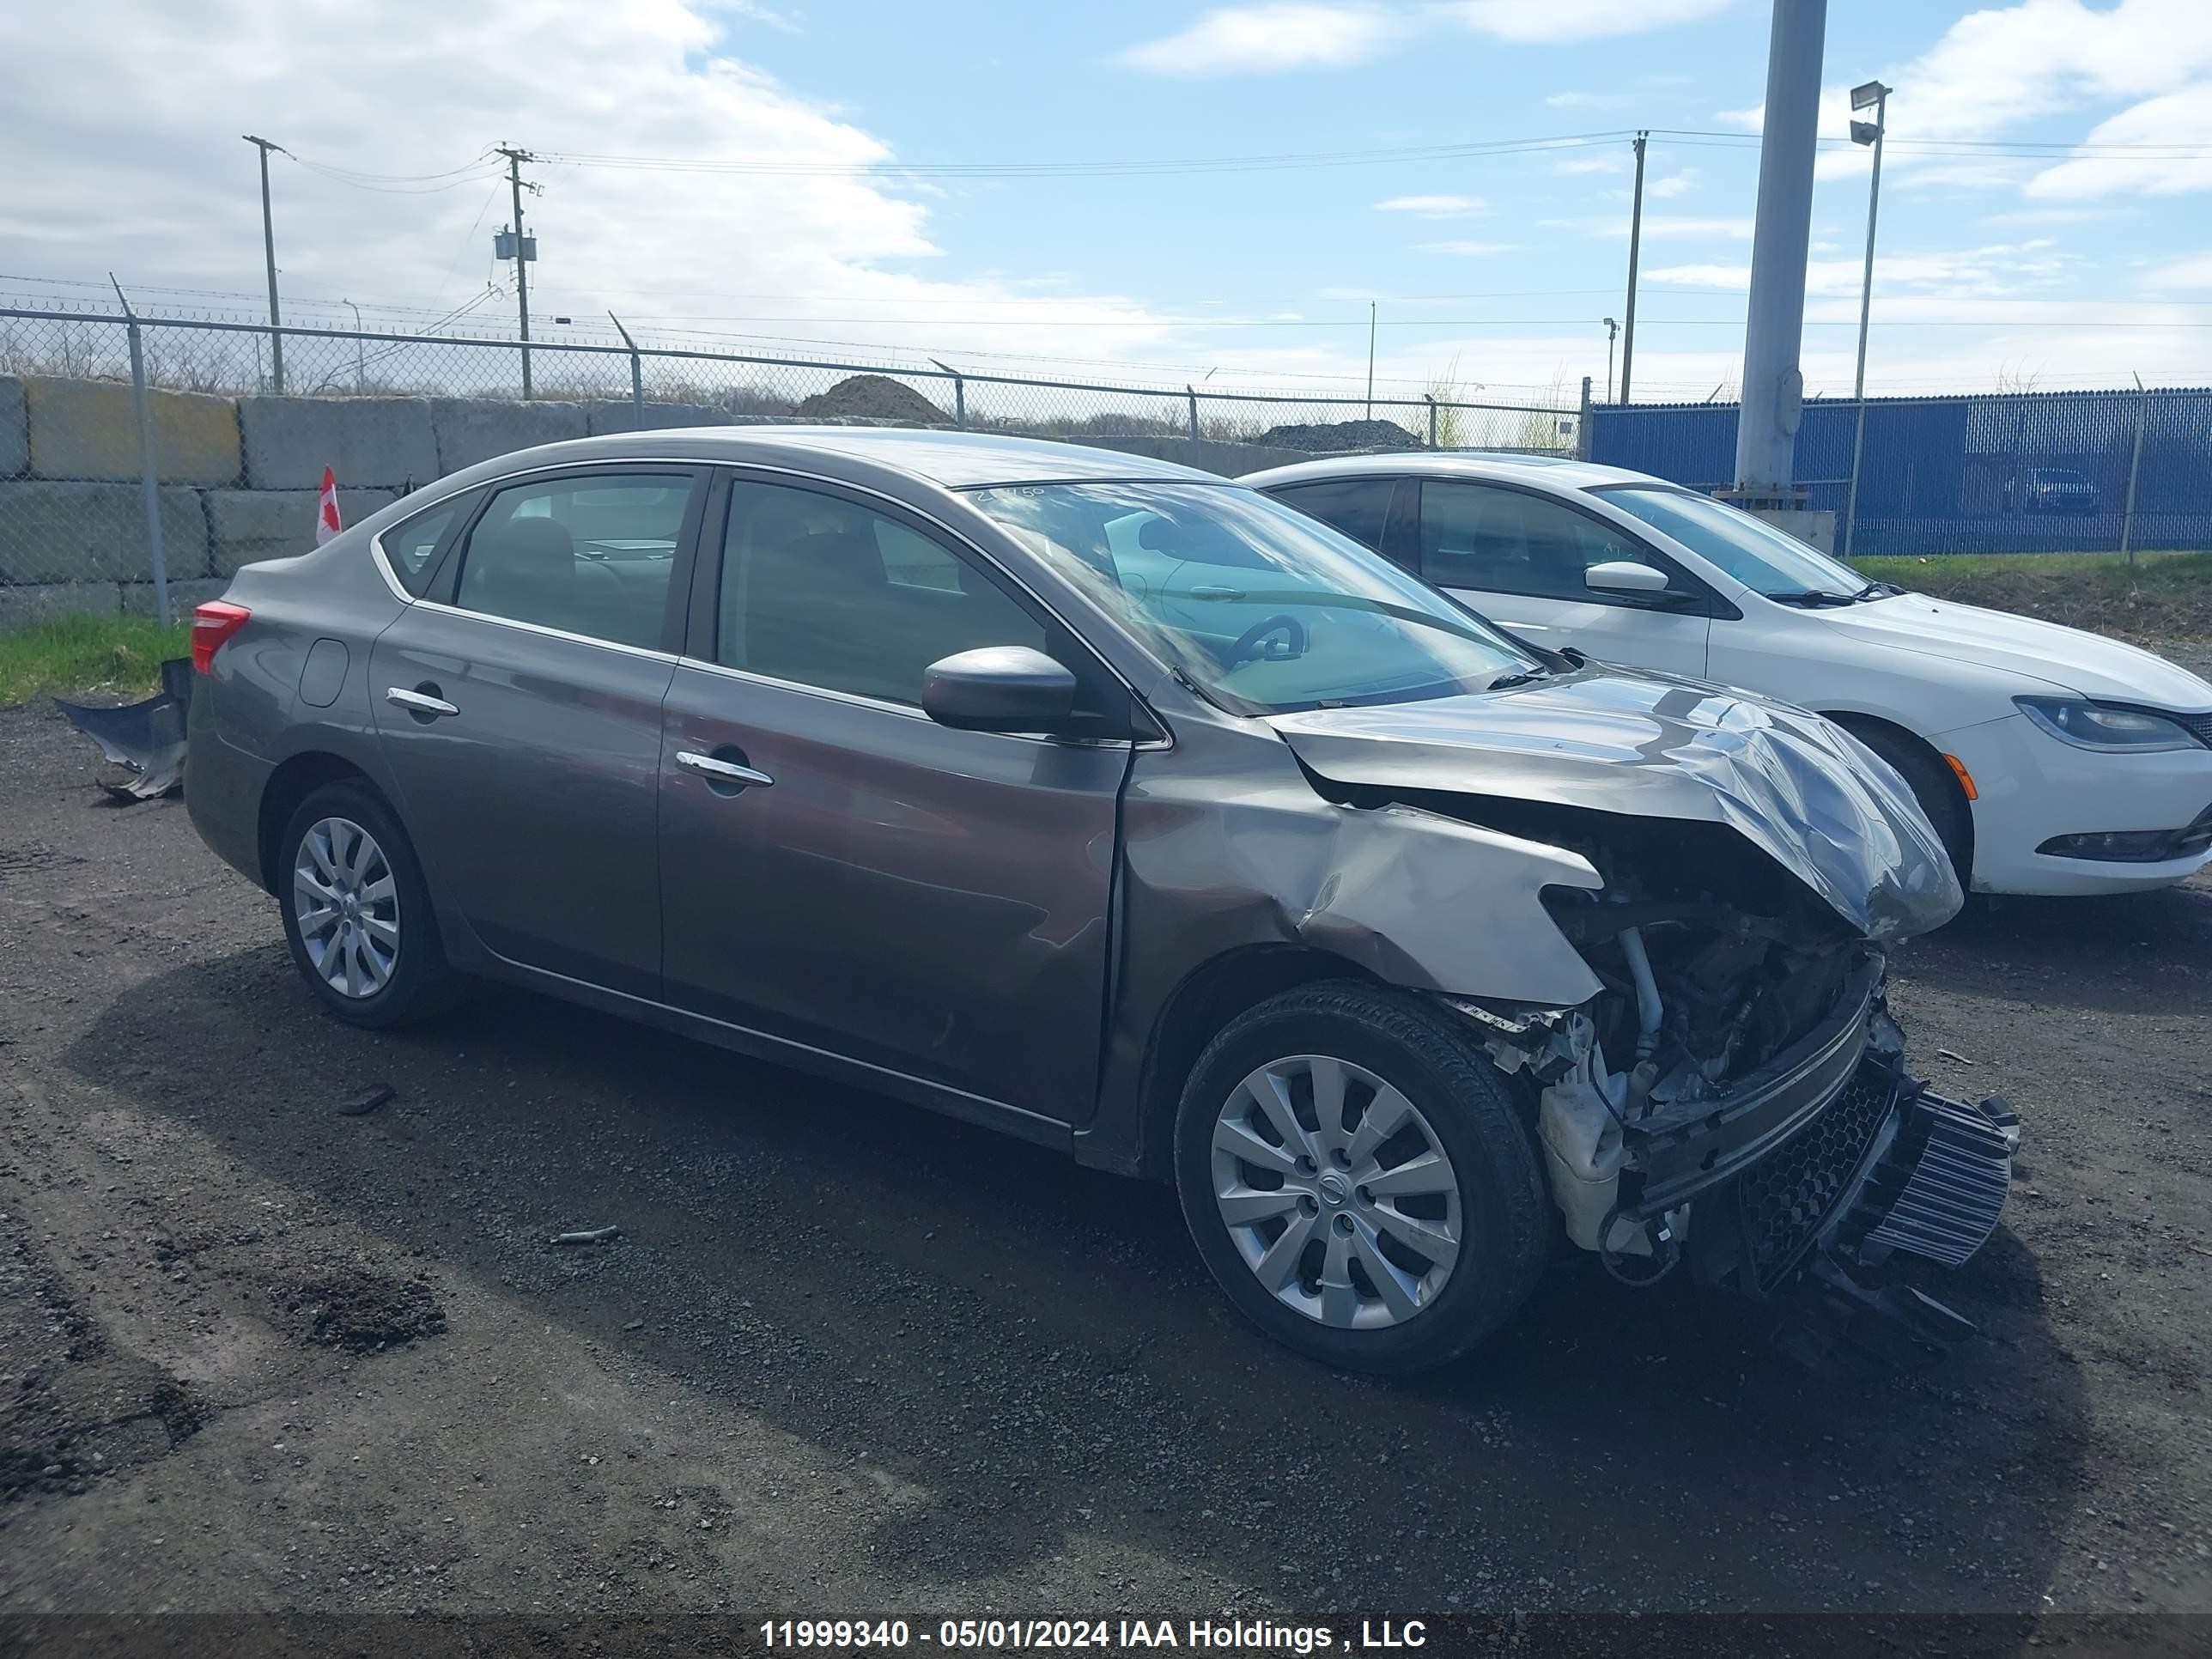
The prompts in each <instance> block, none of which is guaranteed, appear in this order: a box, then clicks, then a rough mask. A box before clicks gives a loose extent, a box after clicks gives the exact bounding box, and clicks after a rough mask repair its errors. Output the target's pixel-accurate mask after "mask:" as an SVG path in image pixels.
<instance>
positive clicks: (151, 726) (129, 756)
mask: <svg viewBox="0 0 2212 1659" xmlns="http://www.w3.org/2000/svg"><path fill="white" fill-rule="evenodd" d="M54 706H55V707H56V708H58V709H60V710H61V711H62V714H64V717H66V718H67V720H69V723H70V725H71V726H75V727H76V729H77V730H78V731H80V732H83V733H84V734H85V736H87V737H88V738H91V739H92V740H93V741H94V743H96V744H99V745H100V753H101V754H103V755H105V756H106V757H107V758H108V759H109V760H111V761H112V762H113V763H115V764H116V765H118V766H127V767H129V768H130V769H131V771H132V772H133V773H135V774H136V776H135V777H133V778H132V779H131V781H130V782H128V783H120V784H110V785H108V786H106V787H108V788H109V789H111V790H112V792H113V793H116V794H118V795H126V796H130V797H132V798H133V799H138V800H151V799H154V798H155V796H157V795H166V794H167V793H169V792H170V791H171V790H173V789H174V788H177V787H179V785H181V784H182V783H183V782H184V780H185V727H186V724H187V722H188V720H189V719H190V717H191V706H192V665H191V662H190V661H189V660H188V659H185V658H183V657H173V658H172V659H169V660H168V661H167V662H165V663H163V664H162V665H161V690H159V691H157V692H155V694H154V695H153V696H150V697H148V698H146V699H145V700H144V701H143V702H132V703H125V704H124V705H123V706H122V707H121V708H105V707H100V706H96V705H94V704H90V703H82V702H67V701H65V700H64V699H63V698H60V697H57V698H55V699H54Z"/></svg>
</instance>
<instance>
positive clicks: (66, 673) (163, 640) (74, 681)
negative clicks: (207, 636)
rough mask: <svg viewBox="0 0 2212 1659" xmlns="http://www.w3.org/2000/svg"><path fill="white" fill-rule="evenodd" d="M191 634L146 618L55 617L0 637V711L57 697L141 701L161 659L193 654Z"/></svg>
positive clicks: (182, 627) (153, 681)
mask: <svg viewBox="0 0 2212 1659" xmlns="http://www.w3.org/2000/svg"><path fill="white" fill-rule="evenodd" d="M191 648H192V647H191V628H190V626H189V625H188V624H186V623H174V624H173V625H171V626H170V627H167V628H164V627H162V626H161V623H157V622H155V620H154V619H153V618H152V617H82V616H80V617H52V618H49V619H48V620H46V621H45V622H36V623H29V624H28V625H27V626H25V627H22V628H15V629H7V630H6V631H4V632H0V707H4V706H6V705H9V704H11V703H19V702H28V701H30V699H32V698H33V697H41V696H52V695H53V694H54V693H56V692H61V693H64V694H66V695H70V696H81V695H85V694H94V695H106V696H147V695H149V694H150V693H151V692H152V690H154V687H155V684H157V683H158V682H159V680H160V678H161V661H162V659H164V658H165V657H185V656H190V655H191Z"/></svg>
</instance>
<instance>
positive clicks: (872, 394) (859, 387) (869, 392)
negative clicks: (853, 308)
mask: <svg viewBox="0 0 2212 1659" xmlns="http://www.w3.org/2000/svg"><path fill="white" fill-rule="evenodd" d="M795 412H796V413H797V414H798V415H799V418H800V419H802V420H814V421H825V420H838V419H860V420H869V421H897V422H903V423H905V424H906V425H908V426H950V425H951V424H952V422H951V417H950V416H947V415H946V414H945V411H944V410H941V409H939V407H938V406H937V405H936V404H933V403H932V402H930V401H929V399H928V398H925V397H923V396H922V395H921V393H920V392H916V391H915V389H914V388H913V387H912V386H908V385H906V384H905V383H904V382H902V381H899V380H892V379H890V377H889V376H888V375H884V374H854V375H852V376H849V377H848V378H847V379H845V380H840V381H838V382H837V384H836V385H835V386H831V387H830V388H829V390H828V391H827V392H816V393H815V394H814V395H813V396H812V397H811V398H807V399H806V400H805V402H804V403H802V404H799V408H798V410H796V411H795Z"/></svg>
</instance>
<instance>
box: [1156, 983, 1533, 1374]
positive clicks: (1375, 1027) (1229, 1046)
mask: <svg viewBox="0 0 2212 1659" xmlns="http://www.w3.org/2000/svg"><path fill="white" fill-rule="evenodd" d="M1293 1055H1326V1056H1328V1057H1330V1058H1333V1059H1336V1060H1346V1061H1350V1062H1351V1063H1352V1064H1353V1065H1355V1066H1359V1067H1361V1068H1363V1069H1364V1070H1365V1071H1367V1072H1370V1073H1373V1074H1374V1075H1375V1076H1376V1077H1377V1078H1379V1079H1382V1080H1383V1081H1384V1082H1387V1083H1388V1084H1389V1085H1391V1086H1392V1087H1394V1088H1395V1089H1396V1090H1397V1091H1399V1092H1400V1093H1401V1094H1402V1095H1404V1096H1405V1097H1406V1098H1407V1100H1409V1101H1411V1102H1412V1103H1413V1105H1414V1107H1415V1108H1416V1109H1418V1110H1419V1113H1420V1114H1421V1115H1422V1116H1423V1117H1425V1119H1426V1120H1427V1121H1428V1125H1429V1127H1430V1128H1431V1130H1432V1131H1433V1133H1434V1135H1435V1137H1436V1138H1437V1140H1438V1141H1440V1142H1441V1143H1442V1149H1443V1152H1445V1154H1446V1155H1447V1156H1448V1157H1449V1160H1450V1163H1451V1165H1452V1170H1453V1174H1454V1176H1455V1178H1456V1181H1457V1186H1458V1194H1459V1210H1460V1234H1461V1237H1460V1247H1459V1255H1458V1256H1457V1259H1456V1261H1455V1262H1454V1264H1453V1266H1452V1267H1451V1269H1450V1272H1449V1275H1448V1276H1447V1277H1446V1278H1445V1279H1443V1286H1442V1289H1441V1290H1439V1291H1437V1292H1436V1295H1435V1297H1434V1300H1433V1301H1431V1302H1430V1303H1429V1304H1427V1305H1426V1306H1423V1307H1420V1308H1419V1309H1418V1310H1416V1311H1414V1312H1413V1313H1412V1314H1411V1315H1410V1316H1405V1317H1403V1318H1401V1320H1400V1321H1399V1322H1396V1323H1394V1324H1389V1325H1385V1326H1382V1327H1379V1328H1373V1329H1346V1328H1334V1327H1332V1326H1329V1325H1327V1324H1323V1323H1322V1322H1320V1321H1319V1319H1317V1318H1315V1317H1310V1316H1308V1315H1307V1314H1305V1313H1303V1312H1301V1311H1299V1310H1297V1309H1296V1308H1293V1307H1291V1306H1289V1305H1287V1304H1285V1303H1284V1302H1282V1301H1280V1300H1279V1299H1278V1298H1277V1297H1276V1296H1275V1295H1274V1294H1273V1292H1272V1291H1269V1290H1268V1289H1267V1288H1266V1287H1265V1286H1263V1285H1261V1281H1260V1280H1259V1279H1258V1278H1256V1277H1255V1273H1254V1270H1253V1269H1252V1268H1251V1267H1249V1266H1248V1265H1247V1263H1246V1261H1245V1258H1244V1256H1243V1255H1241V1254H1239V1251H1238V1248H1237V1243H1236V1242H1235V1239H1234V1238H1233V1237H1232V1236H1231V1229H1230V1225H1229V1224H1228V1223H1227V1222H1225V1220H1224V1219H1223V1218H1222V1215H1221V1212H1220V1209H1219V1207H1218V1205H1217V1202H1216V1199H1215V1194H1214V1185H1213V1137H1214V1128H1215V1124H1216V1122H1217V1120H1218V1117H1219V1115H1220V1113H1221V1109H1222V1108H1223V1106H1224V1105H1225V1103H1227V1102H1228V1101H1229V1100H1230V1098H1231V1094H1232V1092H1233V1091H1236V1090H1237V1088H1238V1087H1239V1085H1241V1084H1242V1083H1243V1080H1244V1079H1245V1078H1246V1077H1248V1076H1249V1075H1250V1074H1251V1073H1253V1072H1254V1071H1255V1070H1256V1069H1257V1068H1259V1067H1261V1066H1268V1065H1270V1064H1272V1063H1273V1062H1274V1061H1276V1060H1282V1059H1284V1058H1285V1057H1286V1056H1293ZM1175 1152H1176V1155H1175V1170H1176V1191H1177V1194H1178V1195H1179V1197H1180V1198H1181V1200H1182V1211H1183V1218H1184V1219H1185V1220H1186V1221H1187V1222H1188V1225H1189V1227H1190V1231H1191V1237H1193V1238H1194V1240H1196V1242H1197V1244H1198V1250H1199V1254H1200V1256H1202V1257H1203V1258H1204V1259H1205V1261H1206V1267H1208V1269H1209V1270H1211V1271H1212V1274H1213V1276H1214V1278H1215V1279H1216V1280H1217V1281H1218V1282H1219V1284H1220V1285H1221V1287H1222V1289H1223V1290H1224V1291H1226V1292H1227V1293H1228V1296H1229V1299H1230V1300H1231V1302H1233V1303H1235V1304H1237V1308H1238V1310H1240V1311H1242V1312H1243V1314H1244V1315H1245V1316H1246V1317H1247V1318H1249V1319H1250V1320H1251V1321H1252V1322H1253V1323H1254V1324H1255V1325H1257V1326H1259V1328H1261V1330H1263V1331H1265V1332H1266V1333H1267V1334H1268V1335H1270V1336H1272V1337H1273V1338H1274V1339H1275V1340H1277V1341H1279V1342H1281V1343H1282V1344H1284V1346H1286V1347H1291V1348H1295V1349H1297V1351H1298V1352H1301V1353H1304V1354H1307V1355H1309V1356H1310V1357H1312V1358H1316V1359H1320V1360H1322V1361H1325V1362H1326V1363H1328V1364H1331V1365H1335V1366H1340V1367H1342V1368H1344V1369H1346V1370H1358V1371H1369V1372H1375V1373H1379V1374H1384V1375H1395V1374H1401V1373H1406V1372H1412V1371H1420V1370H1429V1369H1431V1368H1432V1367H1435V1366H1437V1365H1442V1364H1447V1363H1448V1362H1449V1361H1451V1360H1453V1359H1455V1358H1458V1357H1459V1356H1460V1355H1462V1354H1463V1353H1465V1352H1467V1351H1468V1349H1469V1348H1471V1347H1473V1346H1474V1345H1475V1344H1476V1343H1478V1342H1480V1340H1482V1339H1483V1338H1484V1337H1486V1336H1487V1335H1489V1334H1491V1333H1492V1331H1494V1330H1496V1329H1497V1328H1498V1326H1499V1325H1500V1324H1502V1323H1503V1322H1504V1321H1505V1320H1506V1318H1507V1317H1508V1316H1510V1315H1511V1314H1512V1312H1513V1311H1514V1310H1515V1309H1516V1308H1518V1307H1519V1306H1520V1305H1521V1304H1522V1302H1523V1301H1525V1300H1526V1299H1527V1297H1528V1294H1529V1292H1530V1291H1533V1290H1534V1288H1535V1285H1536V1281H1537V1279H1538V1276H1539V1275H1540V1273H1541V1272H1542V1270H1543V1267H1544V1263H1545V1260H1546V1256H1547V1251H1548V1247H1549V1244H1550V1242H1551V1236H1552V1231H1553V1228H1552V1220H1551V1200H1550V1197H1549V1194H1548V1193H1547V1190H1546V1188H1545V1184H1544V1177H1543V1172H1542V1167H1541V1163H1540V1161H1539V1157H1538V1153H1537V1151H1536V1147H1535V1144H1534V1138H1533V1136H1532V1134H1531V1133H1530V1130H1529V1128H1528V1125H1527V1123H1526V1122H1525V1121H1524V1120H1523V1117H1522V1113H1521V1112H1520V1111H1519V1110H1518V1109H1516V1106H1515V1103H1514V1101H1513V1099H1512V1097H1511V1096H1510V1093H1509V1092H1508V1091H1507V1087H1506V1084H1505V1079H1504V1078H1503V1077H1501V1076H1500V1074H1499V1073H1498V1069H1497V1067H1496V1066H1493V1065H1492V1063H1491V1061H1490V1059H1489V1056H1488V1055H1487V1054H1485V1053H1484V1052H1483V1051H1482V1050H1481V1049H1480V1048H1477V1047H1475V1046H1474V1043H1473V1042H1470V1041H1469V1040H1468V1036H1466V1035H1465V1034H1464V1033H1463V1032H1462V1031H1460V1030H1457V1029H1456V1028H1455V1026H1454V1024H1452V1022H1451V1020H1450V1018H1449V1016H1447V1015H1445V1014H1444V1013H1443V1012H1439V1011H1437V1010H1435V1009H1432V1008H1431V1007H1430V1006H1427V1005H1425V1003H1424V1002H1422V1001H1421V1000H1419V999H1418V998H1415V997H1413V996H1411V995H1408V994H1405V993H1403V992H1398V991H1393V990H1389V989H1388V988H1385V987H1377V986H1370V985H1367V984H1364V983H1361V982H1358V981H1327V982H1324V983H1322V984H1317V985H1310V986H1304V987H1299V988H1297V989H1296V990H1291V991H1285V992H1284V993H1282V994H1280V995H1278V996H1274V997H1271V998H1269V999H1268V1000H1267V1001H1265V1002H1263V1003H1261V1004H1260V1005H1259V1006H1257V1007H1255V1008H1253V1009H1250V1010H1249V1011H1248V1012H1245V1013H1243V1014H1242V1015H1240V1016H1238V1017H1237V1018H1236V1019H1234V1020H1232V1021H1231V1022H1230V1024H1229V1025H1228V1026H1227V1027H1226V1028H1225V1030H1223V1031H1222V1032H1221V1034H1220V1035H1219V1036H1217V1037H1215V1038H1214V1040H1213V1041H1212V1042H1211V1043H1209V1044H1208V1045H1207V1046H1206V1052H1205V1053H1204V1054H1200V1056H1199V1060H1198V1064H1197V1065H1196V1066H1194V1067H1193V1068H1192V1071H1191V1074H1190V1077H1189V1079H1188V1082H1187V1084H1186V1085H1185V1086H1184V1089H1183V1093H1182V1102H1181V1103H1180V1106H1179V1108H1178V1109H1177V1111H1176V1148H1175ZM1361 1191H1362V1194H1363V1197H1364V1189H1361Z"/></svg>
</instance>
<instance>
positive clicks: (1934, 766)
mask: <svg viewBox="0 0 2212 1659" xmlns="http://www.w3.org/2000/svg"><path fill="white" fill-rule="evenodd" d="M1825 718H1826V719H1828V720H1833V721H1835V723H1836V724H1837V725H1838V726H1842V727H1843V728H1844V731H1846V732H1850V734H1851V735H1852V736H1853V737H1855V738H1861V739H1863V738H1864V737H1865V735H1866V733H1867V732H1881V734H1882V735H1883V736H1884V737H1886V738H1892V739H1893V740H1895V741H1896V742H1897V743H1898V744H1901V745H1902V746H1903V747H1905V749H1907V750H1911V751H1912V752H1913V753H1915V754H1917V755H1918V756H1920V757H1921V758H1922V759H1923V760H1925V761H1926V762H1927V763H1928V765H1929V770H1930V771H1932V772H1933V773H1934V775H1936V777H1938V778H1940V779H1941V780H1942V787H1944V788H1946V789H1948V790H1949V791H1950V793H1951V799H1953V800H1954V801H1955V802H1957V803H1958V806H1959V822H1960V823H1961V824H1962V825H1964V826H1965V832H1966V846H1965V848H1962V849H1961V851H1962V852H1963V854H1964V856H1963V857H1962V858H1961V859H1960V865H1961V866H1962V867H1961V868H1960V872H1959V876H1960V880H1961V881H1964V880H1965V879H1966V872H1967V871H1970V870H1972V868H1973V867H1974V809H1973V805H1972V803H1971V802H1970V801H1968V799H1966V788H1965V786H1963V785H1962V784H1960V781H1959V775H1958V774H1957V773H1955V772H1954V771H1953V770H1952V769H1951V763H1950V762H1949V761H1948V760H1946V759H1944V757H1943V751H1942V750H1940V749H1938V748H1937V747H1936V745H1935V744H1932V743H1930V742H1929V741H1928V739H1927V738H1923V737H1922V736H1921V735H1920V734H1919V733H1918V732H1914V731H1911V730H1910V729H1909V728H1907V727H1905V726H1899V724H1898V723H1897V722H1896V721H1894V720H1884V719H1882V718H1881V716H1880V715H1879V714H1826V715H1825ZM1869 746H1871V745H1869Z"/></svg>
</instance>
